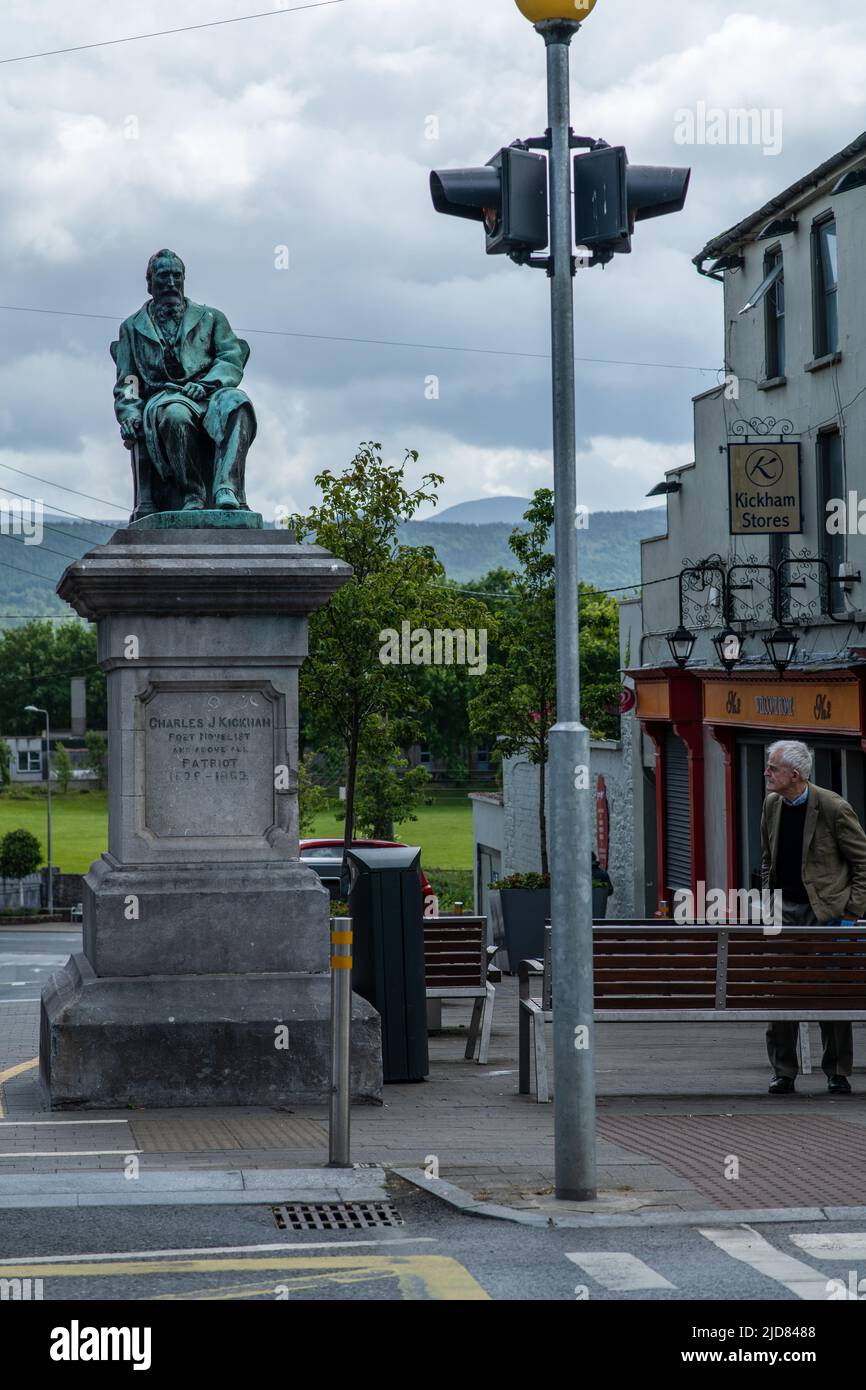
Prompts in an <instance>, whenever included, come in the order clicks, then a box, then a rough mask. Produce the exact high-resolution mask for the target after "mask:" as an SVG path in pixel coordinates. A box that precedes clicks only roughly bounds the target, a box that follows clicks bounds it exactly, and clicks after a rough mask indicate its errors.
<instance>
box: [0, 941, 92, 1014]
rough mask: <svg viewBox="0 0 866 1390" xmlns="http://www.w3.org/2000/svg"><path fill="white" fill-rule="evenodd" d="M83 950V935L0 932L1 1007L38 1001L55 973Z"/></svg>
mask: <svg viewBox="0 0 866 1390" xmlns="http://www.w3.org/2000/svg"><path fill="white" fill-rule="evenodd" d="M80 950H81V931H80V929H76V930H74V931H38V932H37V931H14V930H3V931H0V1004H2V1003H15V1002H18V1001H20V1000H24V999H38V998H39V996H40V994H41V991H42V986H43V985H44V983H45V981H46V980H47V979H48V977H49V975H50V974H51V973H52V971H54V970H56V969H57V968H58V966H61V965H62V964H63V962H64V961H65V960H66V958H67V956H71V955H72V954H73V952H75V951H80Z"/></svg>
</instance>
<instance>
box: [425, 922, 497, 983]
mask: <svg viewBox="0 0 866 1390" xmlns="http://www.w3.org/2000/svg"><path fill="white" fill-rule="evenodd" d="M424 970H425V975H426V984H427V988H428V989H431V988H439V989H444V988H446V987H447V986H448V985H451V986H453V987H454V988H469V987H471V986H478V987H480V986H482V985H486V984H487V918H486V917H425V918H424Z"/></svg>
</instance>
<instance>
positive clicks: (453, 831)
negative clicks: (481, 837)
mask: <svg viewBox="0 0 866 1390" xmlns="http://www.w3.org/2000/svg"><path fill="white" fill-rule="evenodd" d="M337 804H338V803H335V808H336V805H337ZM342 830H343V825H342V821H338V820H337V818H336V816H335V814H334V811H323V812H322V813H321V814H320V815H318V816H317V817H316V821H315V829H314V831H313V832H312V834H311V835H308V836H307V837H306V838H307V839H311V840H312V839H321V838H325V839H335V838H336V837H338V836H339V835H341V834H342ZM394 838H395V839H397V840H404V841H405V842H406V844H407V845H420V846H421V863H422V865H423V867H424V868H425V869H427V870H429V869H431V868H437V869H471V868H472V802H471V801H470V800H469V797H468V796H467V795H466V793H465V792H460V793H455V794H454V795H453V796H437V797H436V799H435V801H434V802H433V803H432V805H430V806H421V807H419V809H418V819H417V820H410V821H404V822H403V824H402V825H396V826H395V827H394Z"/></svg>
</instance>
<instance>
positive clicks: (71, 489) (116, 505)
mask: <svg viewBox="0 0 866 1390" xmlns="http://www.w3.org/2000/svg"><path fill="white" fill-rule="evenodd" d="M0 468H6V469H8V471H9V472H10V473H18V474H20V476H21V477H22V478H32V479H33V481H34V483H44V484H45V486H46V487H56V488H59V489H60V491H61V492H71V493H72V494H73V496H75V497H86V498H87V500H88V502H101V503H102V504H103V506H105V507H114V508H115V509H116V510H117V511H119V512H123V513H126V512H128V511H129V508H128V507H123V506H121V504H120V503H119V502H109V501H108V500H107V499H106V498H105V497H93V496H91V494H90V493H89V492H79V491H78V489H77V488H74V487H64V485H63V483H53V482H52V481H51V480H50V478H40V477H38V476H37V475H36V474H35V473H28V472H26V470H25V469H23V468H13V467H12V464H11V463H0ZM9 491H10V492H12V491H13V489H12V488H10V489H9ZM15 495H16V496H17V497H20V496H21V495H22V494H21V493H20V492H19V493H16V494H15ZM51 505H52V507H55V508H56V510H57V511H58V512H64V513H65V514H66V516H77V517H78V519H79V521H95V522H96V523H97V524H98V525H100V526H110V525H111V522H110V521H100V520H99V518H98V517H92V516H82V515H81V513H80V512H69V511H66V508H65V507H60V506H58V505H57V503H56V502H52V504H51Z"/></svg>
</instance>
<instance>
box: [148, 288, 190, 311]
mask: <svg viewBox="0 0 866 1390" xmlns="http://www.w3.org/2000/svg"><path fill="white" fill-rule="evenodd" d="M153 302H154V304H155V305H156V308H157V310H158V311H161V312H163V313H168V314H178V313H180V311H181V310H182V308H183V294H182V292H181V291H180V290H163V292H162V294H159V295H154V296H153Z"/></svg>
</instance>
